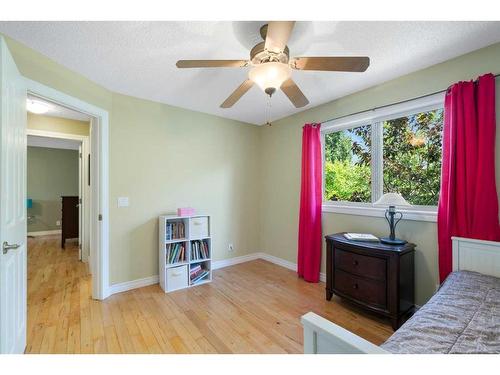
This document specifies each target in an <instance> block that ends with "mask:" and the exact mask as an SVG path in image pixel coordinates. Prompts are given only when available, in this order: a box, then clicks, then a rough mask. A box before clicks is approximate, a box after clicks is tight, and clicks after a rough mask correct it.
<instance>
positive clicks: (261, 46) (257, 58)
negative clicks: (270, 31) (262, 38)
mask: <svg viewBox="0 0 500 375" xmlns="http://www.w3.org/2000/svg"><path fill="white" fill-rule="evenodd" d="M250 60H251V61H252V64H254V65H259V64H264V63H266V62H280V63H283V64H288V61H289V60H290V51H289V49H288V47H285V50H284V51H283V52H280V53H275V52H271V51H268V50H266V49H265V42H260V43H258V44H256V45H255V46H254V47H253V48H252V50H251V51H250Z"/></svg>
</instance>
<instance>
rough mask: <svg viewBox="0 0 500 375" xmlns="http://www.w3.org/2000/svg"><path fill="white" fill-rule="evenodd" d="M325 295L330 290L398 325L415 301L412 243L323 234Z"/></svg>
mask: <svg viewBox="0 0 500 375" xmlns="http://www.w3.org/2000/svg"><path fill="white" fill-rule="evenodd" d="M326 245H327V250H326V299H327V300H330V299H331V298H332V295H333V294H336V295H338V296H340V297H343V298H345V299H346V300H349V301H350V302H352V303H355V304H356V305H358V306H360V307H362V308H364V309H366V310H369V311H372V312H374V313H377V314H380V315H382V316H386V317H388V318H390V319H391V323H392V328H393V329H394V330H396V329H398V328H399V327H400V326H401V324H403V323H404V320H405V319H406V318H408V317H409V316H411V314H412V313H413V311H414V308H415V302H414V290H415V282H414V254H415V245H414V244H412V243H406V244H404V245H386V244H383V243H380V242H362V241H351V240H348V239H346V238H345V237H344V234H343V233H337V234H333V235H330V236H326Z"/></svg>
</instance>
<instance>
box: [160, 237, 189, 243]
mask: <svg viewBox="0 0 500 375" xmlns="http://www.w3.org/2000/svg"><path fill="white" fill-rule="evenodd" d="M187 241H189V239H187V238H179V239H175V240H165V244H171V243H179V242H187Z"/></svg>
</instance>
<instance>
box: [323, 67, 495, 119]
mask: <svg viewBox="0 0 500 375" xmlns="http://www.w3.org/2000/svg"><path fill="white" fill-rule="evenodd" d="M494 77H495V79H496V78H498V77H500V73H499V74H495V76H494ZM448 88H449V87H448ZM448 88H446V89H444V90H439V91H434V92H431V93H429V94H425V95H420V96H417V97H414V98H411V99H405V100H401V101H399V102H393V103H389V104H384V105H381V106H378V107H373V108H369V109H364V110H362V111H358V112H353V113H349V114H347V115H342V116H339V117H334V118H331V119H329V120H325V121H321V124H324V123H326V122H330V121H335V120H340V119H343V118H344V117H349V116H354V115H359V114H360V113H365V112H370V111H375V110H377V109H381V108H386V107H390V106H392V105H396V104H402V103H407V102H411V101H413V100H417V99H422V98H426V97H428V96H431V95H436V94H439V93H442V92H446V91H447V90H448Z"/></svg>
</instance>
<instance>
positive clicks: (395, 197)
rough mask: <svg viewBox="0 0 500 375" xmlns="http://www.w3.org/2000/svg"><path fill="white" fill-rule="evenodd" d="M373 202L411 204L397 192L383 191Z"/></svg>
mask: <svg viewBox="0 0 500 375" xmlns="http://www.w3.org/2000/svg"><path fill="white" fill-rule="evenodd" d="M374 204H375V205H377V206H411V204H409V203H408V202H407V201H406V199H404V198H403V196H402V195H401V194H399V193H385V194H384V195H382V196H381V197H380V199H379V200H378V201H376V202H375V203H374Z"/></svg>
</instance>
